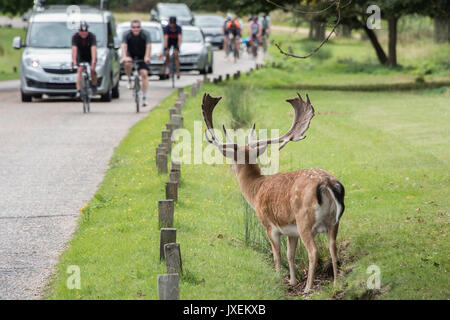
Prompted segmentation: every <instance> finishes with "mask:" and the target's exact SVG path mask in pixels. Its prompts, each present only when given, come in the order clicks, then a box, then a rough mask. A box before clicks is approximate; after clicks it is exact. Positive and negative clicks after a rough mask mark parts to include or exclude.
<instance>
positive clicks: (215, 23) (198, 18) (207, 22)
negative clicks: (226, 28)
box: [195, 14, 225, 49]
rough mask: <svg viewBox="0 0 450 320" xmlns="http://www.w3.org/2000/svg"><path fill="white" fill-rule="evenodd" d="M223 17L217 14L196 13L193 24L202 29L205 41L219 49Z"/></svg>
mask: <svg viewBox="0 0 450 320" xmlns="http://www.w3.org/2000/svg"><path fill="white" fill-rule="evenodd" d="M224 23H225V18H224V17H222V16H220V15H218V14H196V15H195V25H196V26H198V27H200V29H202V31H203V34H204V35H205V39H206V41H207V42H210V43H211V44H212V45H213V46H217V47H219V48H220V49H222V48H223V34H222V27H223V24H224Z"/></svg>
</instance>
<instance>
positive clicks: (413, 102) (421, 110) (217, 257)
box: [46, 38, 450, 299]
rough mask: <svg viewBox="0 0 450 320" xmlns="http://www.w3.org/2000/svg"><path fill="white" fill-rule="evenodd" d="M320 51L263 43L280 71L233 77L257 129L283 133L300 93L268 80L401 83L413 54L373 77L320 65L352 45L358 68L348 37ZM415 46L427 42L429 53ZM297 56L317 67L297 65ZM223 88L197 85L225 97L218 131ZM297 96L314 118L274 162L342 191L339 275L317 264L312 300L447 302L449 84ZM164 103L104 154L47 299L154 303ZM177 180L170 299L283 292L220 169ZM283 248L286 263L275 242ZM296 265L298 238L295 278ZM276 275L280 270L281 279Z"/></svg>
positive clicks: (364, 52)
mask: <svg viewBox="0 0 450 320" xmlns="http://www.w3.org/2000/svg"><path fill="white" fill-rule="evenodd" d="M292 43H294V45H298V46H299V47H300V46H301V45H302V43H303V42H302V40H301V39H300V40H298V41H297V40H296V39H295V38H293V39H292ZM327 46H328V50H330V52H329V56H330V57H329V58H327V59H322V60H320V59H311V60H306V61H298V60H293V61H291V60H284V58H283V57H282V56H280V55H277V53H276V51H273V50H272V51H271V53H272V57H273V58H272V59H273V60H274V61H275V62H276V63H280V62H283V63H286V64H288V65H289V66H290V68H286V69H284V68H263V69H261V70H259V71H255V72H253V73H252V74H251V75H244V76H243V77H241V78H240V79H239V80H238V81H234V80H233V81H232V82H231V83H233V84H235V85H240V86H246V85H248V84H252V86H253V87H252V90H251V100H249V101H250V102H249V105H248V106H247V107H249V108H250V114H251V115H252V119H251V122H256V125H257V129H258V128H278V129H280V130H281V131H282V132H283V131H285V130H288V128H289V127H290V122H291V118H292V116H293V111H292V109H291V107H290V105H289V104H288V103H286V102H284V100H285V99H286V98H291V97H293V96H295V94H296V91H297V90H294V89H274V88H273V87H276V86H277V82H276V81H280V83H288V84H289V83H290V84H295V83H297V82H296V81H298V79H296V78H294V76H293V73H294V75H295V71H298V75H299V76H300V77H301V79H305V83H306V84H314V83H322V81H321V80H323V81H324V82H325V83H328V84H330V85H332V84H336V83H339V84H341V85H352V84H358V83H365V84H368V85H374V84H375V85H376V84H382V83H384V84H386V83H388V84H389V83H390V84H395V83H397V82H402V81H403V82H406V83H408V82H410V81H413V79H414V78H413V77H415V76H417V74H416V71H417V70H416V65H415V64H414V61H410V62H408V60H407V59H406V60H405V62H402V63H405V65H408V64H409V63H411V64H409V65H410V66H412V67H411V68H408V67H404V68H398V69H389V68H384V67H379V68H380V69H377V68H378V67H375V69H376V72H374V74H366V73H364V72H363V71H359V72H349V71H348V70H335V69H333V68H331V69H330V67H332V66H333V65H335V64H336V63H337V60H334V62H333V59H335V58H336V57H341V58H342V57H343V56H345V54H344V53H345V52H347V53H348V55H350V52H354V53H355V54H354V55H351V56H352V58H353V59H354V61H356V63H357V64H360V63H361V61H364V59H365V58H364V57H365V56H370V55H371V52H372V51H371V48H367V47H366V44H365V43H359V42H354V41H353V40H342V41H340V40H336V41H333V42H332V43H331V44H330V45H327ZM426 46H427V47H428V49H427V50H429V51H433V50H437V49H436V48H438V46H437V47H433V46H431V44H428V45H426ZM350 47H351V48H353V50H350V49H349V48H350ZM364 48H365V49H364ZM369 49H370V50H369ZM427 50H425V51H427ZM429 51H427V52H429ZM430 57H431V59H432V60H433V59H434V62H435V63H437V64H441V63H442V61H441V60H440V59H437V58H436V59H435V58H432V56H430ZM422 62H427V60H426V59H425V60H423V61H422ZM307 64H314V66H313V67H311V68H310V69H308V68H305V65H307ZM326 66H328V68H329V69H328V71H327V67H326ZM347 66H348V64H347ZM439 72H440V73H438V74H440V75H434V74H431V75H427V76H426V79H427V81H429V79H428V77H430V78H432V80H433V81H434V80H435V79H437V78H439V77H444V78H445V77H446V76H445V74H446V73H447V72H448V70H446V69H442V70H440V71H439ZM442 74H444V76H442ZM276 78H280V79H281V80H277V79H276ZM410 78H411V79H410ZM405 79H406V80H405ZM302 81H303V80H302ZM231 83H230V82H226V83H222V84H220V85H213V84H207V85H205V86H204V87H203V89H202V91H203V92H209V93H211V94H212V95H213V96H219V95H220V96H224V98H223V100H222V101H221V102H220V103H219V105H218V107H217V111H216V113H215V126H216V127H220V125H221V124H222V123H225V124H227V125H228V126H230V124H231V123H232V119H231V116H230V112H229V110H227V107H226V104H227V103H228V100H227V92H228V91H229V89H228V86H229V85H230V84H231ZM271 86H272V87H271ZM293 88H294V86H293ZM298 90H300V92H301V93H302V94H303V95H304V94H305V91H304V90H302V89H301V88H299V89H298ZM307 93H308V94H309V96H310V98H311V101H312V103H313V105H314V107H315V109H316V116H315V117H314V118H313V120H312V122H311V126H310V128H309V130H308V132H307V133H306V135H307V139H306V140H304V141H302V142H298V143H289V144H288V145H287V146H286V147H285V148H283V150H282V152H281V153H280V171H282V172H283V171H291V170H297V169H304V168H323V169H326V170H328V171H330V172H332V173H333V174H335V175H336V176H337V177H338V178H339V179H340V180H341V181H342V183H343V184H344V185H345V187H346V199H345V202H346V211H345V213H344V215H343V218H342V220H341V226H340V231H339V235H338V246H339V257H340V261H341V265H340V267H339V269H340V273H341V274H340V277H339V283H338V286H337V287H333V286H332V285H331V284H330V281H331V280H332V279H331V277H330V276H328V275H327V272H325V271H324V270H319V276H320V278H321V279H322V280H321V284H320V286H321V289H320V290H319V291H316V292H315V294H314V295H313V296H312V298H313V299H328V298H345V299H361V298H373V297H375V298H378V299H448V297H449V295H450V292H449V288H450V280H449V279H450V278H449V277H448V273H449V266H450V261H449V258H448V252H449V250H450V241H449V240H450V239H449V234H448V230H449V217H450V210H449V208H450V200H449V197H448V194H449V191H450V190H449V189H450V187H449V186H450V183H449V182H450V181H449V171H450V170H449V167H450V166H449V164H450V163H449V162H450V152H449V150H450V142H449V140H448V123H449V121H450V116H449V103H448V101H449V98H450V89H449V88H448V87H442V88H435V89H427V90H415V91H401V92H400V91H374V92H351V91H323V90H322V91H321V90H308V91H307ZM174 99H175V97H174V96H171V97H170V98H168V99H166V100H165V101H163V102H162V103H161V104H160V105H159V106H158V107H157V108H156V109H154V110H152V112H151V113H150V115H149V116H148V117H147V118H146V119H144V120H143V121H141V122H139V123H138V124H136V125H135V126H134V127H133V128H132V129H131V130H130V133H129V135H128V136H127V137H126V138H125V139H124V140H123V141H122V142H121V144H120V145H119V146H118V147H117V149H116V150H115V153H114V156H113V158H112V159H111V162H110V166H111V168H110V169H109V170H108V172H107V173H106V176H105V179H104V181H103V182H102V184H101V185H100V187H99V189H98V191H97V196H96V197H94V198H93V199H92V200H91V201H90V202H89V203H88V205H87V207H86V208H84V209H83V214H82V216H81V217H80V219H79V227H78V230H77V231H76V233H75V234H74V237H73V240H72V241H71V242H70V243H69V247H68V249H67V250H66V251H65V252H64V253H63V254H62V256H61V258H60V261H59V263H58V266H57V268H58V271H57V273H56V275H55V277H54V279H53V281H52V282H51V284H50V287H49V289H48V293H47V295H46V297H47V298H48V299H156V298H157V297H156V277H157V275H158V274H162V273H164V272H165V267H164V265H163V264H161V263H160V262H159V232H158V221H157V201H158V200H161V199H164V182H165V181H167V175H159V174H157V172H156V167H155V149H156V146H157V144H158V143H159V141H160V139H161V130H163V129H164V123H165V122H167V121H168V120H169V112H168V108H169V107H172V106H173V103H174ZM200 105H201V95H199V96H197V97H195V98H189V99H188V101H187V104H186V107H185V109H184V110H183V117H184V123H185V127H186V128H187V129H188V130H189V131H190V132H191V133H192V132H193V130H194V121H195V120H197V121H199V120H201V112H200ZM206 146H207V144H206V142H204V143H203V147H206ZM220 157H221V156H220ZM181 176H182V185H181V188H180V189H179V199H180V201H179V202H178V203H177V204H176V208H175V227H176V228H177V233H178V235H177V242H178V243H180V245H181V252H182V258H183V268H184V271H185V274H184V275H183V276H182V279H181V283H180V295H181V298H182V299H285V298H293V297H292V295H290V294H288V293H287V290H286V289H287V288H286V287H285V286H284V285H283V281H282V279H281V278H280V276H278V275H277V274H276V273H275V271H274V269H273V262H272V257H271V254H270V252H269V248H268V245H267V240H266V238H265V236H264V232H263V231H262V230H261V229H262V228H261V227H260V226H259V224H258V223H257V221H256V220H255V219H254V216H253V212H252V210H251V209H250V208H248V206H247V205H245V203H244V202H243V200H242V196H241V194H240V191H239V186H238V183H237V181H236V179H235V177H234V175H233V173H232V172H231V170H230V169H229V166H228V165H225V164H224V165H206V164H202V165H193V164H192V165H188V164H182V170H181ZM319 242H320V244H321V245H320V254H321V266H322V267H323V266H325V265H327V264H328V263H329V260H330V258H329V254H328V252H327V248H326V246H325V245H324V243H325V242H326V241H324V239H323V237H322V239H319ZM282 256H283V259H284V260H285V258H284V256H285V249H284V250H283V252H282ZM305 261H306V255H305V252H304V249H303V245H301V244H300V245H299V248H298V258H297V260H296V263H297V268H298V277H299V278H301V277H303V275H304V271H305V268H306V263H305ZM69 265H78V266H79V267H80V270H81V290H68V289H67V286H66V280H67V278H68V276H69V275H68V274H66V270H67V267H68V266H69ZM284 265H285V264H284ZM371 265H376V266H378V267H379V268H380V270H381V285H382V288H381V290H380V291H371V290H368V289H367V287H366V281H367V279H368V277H369V274H367V273H366V271H367V268H368V267H369V266H371ZM321 269H324V268H321ZM286 274H287V269H286V268H284V269H283V272H282V276H286ZM294 298H297V297H294Z"/></svg>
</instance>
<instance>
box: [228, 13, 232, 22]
mask: <svg viewBox="0 0 450 320" xmlns="http://www.w3.org/2000/svg"><path fill="white" fill-rule="evenodd" d="M232 19H233V15H232V14H231V13H229V12H228V13H227V20H232Z"/></svg>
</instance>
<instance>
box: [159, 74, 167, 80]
mask: <svg viewBox="0 0 450 320" xmlns="http://www.w3.org/2000/svg"><path fill="white" fill-rule="evenodd" d="M167 78H168V77H167V76H166V75H165V74H160V75H159V80H166V79H167Z"/></svg>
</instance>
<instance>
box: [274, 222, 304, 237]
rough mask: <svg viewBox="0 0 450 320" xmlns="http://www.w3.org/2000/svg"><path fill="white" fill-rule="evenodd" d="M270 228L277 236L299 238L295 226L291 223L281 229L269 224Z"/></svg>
mask: <svg viewBox="0 0 450 320" xmlns="http://www.w3.org/2000/svg"><path fill="white" fill-rule="evenodd" d="M271 226H272V232H277V233H279V234H282V235H285V236H289V237H300V234H299V233H298V229H297V224H295V223H292V224H288V225H285V226H282V227H279V226H276V225H274V224H273V223H271Z"/></svg>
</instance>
